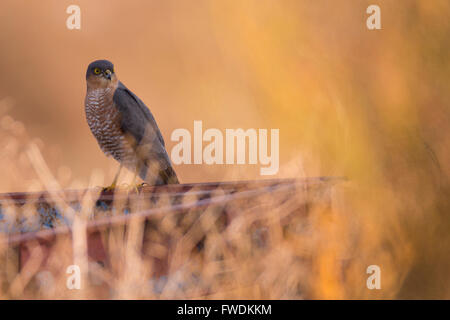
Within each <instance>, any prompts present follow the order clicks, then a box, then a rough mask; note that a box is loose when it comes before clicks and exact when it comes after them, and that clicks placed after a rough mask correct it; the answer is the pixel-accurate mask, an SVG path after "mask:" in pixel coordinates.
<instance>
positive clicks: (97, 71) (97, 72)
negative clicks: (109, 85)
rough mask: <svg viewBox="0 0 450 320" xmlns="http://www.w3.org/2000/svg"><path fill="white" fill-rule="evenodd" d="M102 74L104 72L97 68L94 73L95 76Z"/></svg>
mask: <svg viewBox="0 0 450 320" xmlns="http://www.w3.org/2000/svg"><path fill="white" fill-rule="evenodd" d="M100 72H102V71H101V70H100V68H95V69H94V73H95V74H100Z"/></svg>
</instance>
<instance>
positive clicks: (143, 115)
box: [113, 81, 165, 147]
mask: <svg viewBox="0 0 450 320" xmlns="http://www.w3.org/2000/svg"><path fill="white" fill-rule="evenodd" d="M113 101H114V103H115V104H116V106H117V108H118V109H119V111H120V112H121V114H122V122H121V126H122V129H123V130H124V131H125V132H127V133H130V134H131V135H132V136H133V137H134V138H135V139H136V141H137V142H138V143H140V142H141V140H142V139H143V138H144V135H145V131H146V130H149V129H150V130H152V131H153V132H154V133H155V135H156V138H157V139H158V140H159V142H160V143H161V144H162V146H163V147H164V146H165V143H164V139H163V137H162V135H161V131H160V130H159V128H158V125H157V124H156V121H155V118H154V117H153V115H152V114H151V112H150V110H149V109H148V108H147V106H146V105H145V104H144V102H142V100H141V99H139V97H138V96H136V95H135V94H134V93H133V92H131V91H130V90H129V89H128V88H127V87H125V86H124V85H123V83H122V82H120V81H119V85H118V87H117V89H116V91H115V92H114V96H113Z"/></svg>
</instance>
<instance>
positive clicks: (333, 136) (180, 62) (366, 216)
mask: <svg viewBox="0 0 450 320" xmlns="http://www.w3.org/2000/svg"><path fill="white" fill-rule="evenodd" d="M78 2H79V5H80V7H81V10H82V27H81V30H79V31H69V30H67V29H66V27H65V19H66V17H67V15H66V14H65V8H66V7H67V6H68V5H69V2H68V1H67V2H64V1H58V2H52V1H44V2H29V1H8V0H6V1H2V4H1V5H0V12H2V17H1V19H0V43H1V48H2V50H1V51H0V70H1V75H0V97H1V100H0V150H2V151H1V156H0V170H1V171H0V175H1V181H0V190H1V191H2V192H9V191H31V190H40V189H44V188H54V189H55V188H56V189H58V188H61V187H62V188H67V187H69V188H81V187H87V186H88V185H89V181H91V182H90V184H91V185H98V184H103V183H104V184H106V183H109V181H110V180H111V179H112V177H113V174H114V170H115V169H116V164H115V163H114V162H113V161H112V160H110V159H106V158H105V157H104V155H103V154H102V153H101V151H100V150H99V148H98V146H97V144H96V142H95V140H94V138H93V137H92V136H91V134H90V132H89V129H88V127H87V125H86V123H85V119H84V109H83V99H84V91H85V83H84V73H85V68H86V66H87V64H88V63H89V62H90V61H91V60H94V59H97V58H108V59H110V60H112V61H113V62H114V63H115V64H116V71H117V73H118V75H119V78H120V79H122V80H123V82H124V83H125V84H126V85H127V86H128V87H130V88H132V89H133V91H134V92H136V93H137V94H138V95H139V96H140V97H141V98H142V99H143V100H144V101H145V102H146V103H147V105H148V106H149V107H150V108H151V110H152V112H153V113H154V114H155V117H156V119H157V120H158V123H159V125H160V128H161V130H162V132H163V135H164V137H165V139H166V142H167V145H168V148H169V150H170V149H171V147H172V146H173V142H171V141H169V137H170V133H171V132H172V130H173V129H175V128H188V129H191V128H192V125H193V121H194V120H203V123H204V126H205V127H214V128H220V129H224V128H238V127H242V128H279V129H280V161H281V168H280V173H279V174H278V175H277V177H305V176H317V175H338V176H346V177H348V178H349V183H347V184H345V185H343V186H341V187H339V188H337V189H336V193H335V194H334V195H333V201H334V206H333V209H334V210H333V215H332V216H329V215H326V216H323V215H321V214H318V215H316V216H315V218H314V219H313V220H312V223H313V225H314V226H315V232H316V233H314V234H315V235H311V238H307V239H303V240H300V239H297V238H295V239H292V238H291V239H281V238H277V239H279V242H273V243H272V245H271V247H270V248H268V249H267V250H269V251H267V252H266V253H265V255H266V254H267V256H265V257H268V256H270V257H271V259H268V258H267V259H266V260H261V259H254V260H251V261H250V260H245V255H242V256H237V257H236V256H234V257H233V258H232V259H231V260H229V263H230V266H233V265H234V266H242V263H243V261H244V260H245V264H244V265H245V266H248V268H237V269H236V270H235V269H233V268H231V270H235V272H236V273H235V274H234V275H235V277H234V279H235V282H234V288H236V287H237V288H239V289H238V290H236V291H232V292H231V293H230V291H227V289H226V288H225V287H221V286H220V285H218V286H217V287H216V289H217V292H218V295H217V296H216V297H242V298H291V297H293V298H300V297H301V296H297V295H295V294H294V292H295V290H294V291H293V290H291V289H292V286H290V285H292V284H294V285H297V284H298V283H301V282H302V277H306V278H308V283H310V286H311V288H310V292H311V293H312V297H314V298H450V291H449V289H448V288H450V283H449V282H450V278H449V277H448V275H447V270H449V269H450V258H449V257H448V250H449V247H450V235H449V233H448V230H449V227H450V217H449V211H450V203H449V199H450V197H449V180H448V178H449V174H450V166H449V163H450V161H449V160H450V141H449V139H450V126H449V123H450V121H449V120H450V108H449V103H450V101H449V98H450V88H449V86H450V59H449V57H450V54H449V53H450V52H449V51H450V50H449V46H450V41H449V40H448V39H450V22H449V20H448V16H449V14H450V3H449V2H448V1H447V0H435V1H421V0H415V1H413V0H406V1H381V0H379V1H375V2H376V3H377V4H379V5H380V7H381V17H382V30H379V31H369V30H367V28H366V25H365V19H366V18H367V15H366V14H365V11H366V8H367V6H368V5H369V4H373V3H375V2H374V1H370V2H369V1H351V0H347V1H329V0H328V1H325V0H317V1H256V0H255V1H244V2H238V1H214V2H211V1H197V2H196V4H195V6H194V5H193V4H192V2H190V1H154V2H143V1H128V2H127V4H124V2H123V1H110V2H109V4H108V6H107V7H104V4H103V3H101V2H95V3H93V2H92V1H87V0H86V1H78ZM99 12H101V14H99ZM30 146H37V147H38V148H39V149H40V150H41V153H42V156H43V159H44V160H45V161H46V165H47V166H48V167H49V172H51V173H52V174H53V175H54V176H55V177H56V181H54V182H51V183H50V182H49V181H50V180H51V177H48V176H46V175H42V174H39V173H37V172H36V171H37V170H36V168H39V165H36V163H35V162H33V161H36V159H35V158H33V155H36V153H35V152H30V150H35V148H34V147H31V149H30ZM98 168H101V169H98ZM175 169H176V170H177V173H178V175H179V177H180V179H181V181H182V182H197V181H220V180H229V179H230V178H232V179H239V180H241V179H254V178H258V177H259V176H258V170H259V167H257V166H218V165H215V166H207V165H203V166H195V165H185V166H177V167H176V168H175ZM93 181H94V182H93ZM56 182H57V183H56ZM274 214H275V213H274ZM212 239H214V237H212ZM216 239H217V237H216ZM217 241H219V240H217ZM308 241H310V242H308ZM66 245H70V244H66ZM303 245H304V246H306V247H302V246H303ZM280 248H283V250H280ZM5 250H6V248H4V247H2V248H0V251H2V252H3V253H4V252H5ZM243 250H244V249H243ZM302 250H306V251H307V252H308V253H311V255H313V256H314V262H313V265H312V269H311V270H310V273H308V274H303V273H302V272H299V271H298V270H299V268H300V267H299V265H298V264H296V263H291V264H289V263H286V264H282V263H281V264H282V266H281V265H280V261H281V262H282V261H288V262H289V261H292V260H290V258H292V257H294V256H298V254H299V252H302ZM117 252H118V253H117V254H118V256H119V257H120V254H121V253H122V251H120V250H119V249H117ZM123 252H125V251H123ZM242 252H244V251H242ZM270 254H272V255H270ZM2 257H4V255H3V256H2ZM5 259H7V258H5ZM130 259H131V258H130ZM242 259H244V260H242ZM342 260H345V261H350V262H348V265H346V268H344V270H345V273H344V274H342V273H341V272H340V271H339V272H338V270H342V268H341V264H342ZM122 261H123V260H122ZM372 264H376V265H379V266H380V267H381V270H382V282H381V283H382V289H381V290H368V289H367V288H366V285H365V284H366V279H367V276H368V275H367V274H366V268H367V266H368V265H372ZM2 266H3V267H2V268H3V270H1V269H0V274H1V277H2V278H1V279H3V280H2V281H3V282H2V287H1V291H0V296H1V297H4V298H10V297H14V298H20V294H21V293H22V291H23V289H24V288H22V287H21V285H20V284H21V283H23V282H22V281H25V280H24V279H22V278H17V279H20V280H17V281H16V282H12V283H11V282H10V278H9V275H11V272H12V271H11V268H12V267H11V266H9V265H8V263H3V262H2ZM132 266H133V264H130V265H127V267H128V268H132ZM281 267H283V269H282V271H283V272H282V273H279V271H280V270H281V269H280V268H281ZM8 268H9V269H8ZM206 270H207V269H205V270H204V271H205V273H204V274H200V277H202V279H203V280H204V281H210V282H211V283H214V281H216V278H215V277H213V276H211V274H208V273H207V272H206ZM255 270H257V271H258V272H260V273H257V274H256V276H255ZM135 272H137V273H138V272H139V271H138V270H137V271H136V270H135ZM246 272H247V273H246ZM118 274H120V272H119V273H118ZM125 274H126V273H123V274H122V275H125ZM250 274H251V275H252V276H251V277H250V276H249V275H250ZM280 274H283V275H286V277H281V278H277V276H279V275H280ZM258 275H260V277H258ZM265 275H271V277H268V276H265ZM288 275H292V276H291V277H288ZM64 278H65V275H64V273H62V275H61V279H62V280H61V283H64ZM119 278H120V277H119ZM119 278H117V279H116V280H117V281H118V282H117V283H118V284H117V292H116V295H114V297H133V293H132V291H130V290H128V291H126V290H125V289H126V286H124V287H121V286H120V284H121V283H122V284H123V283H126V281H125V280H126V277H125V278H120V279H121V281H125V282H120V281H119V280H118V279H119ZM232 278H233V274H231V275H230V278H229V279H232ZM5 279H9V280H5ZM123 279H125V280H123ZM248 279H251V282H250V283H249V282H248V281H247V280H248ZM268 279H269V280H268ZM270 279H271V280H270ZM311 279H313V281H312V280H311ZM135 280H136V279H135ZM244 280H245V281H244ZM111 281H112V280H111ZM130 281H131V280H130ZM133 281H134V280H133ZM25 282H26V281H25ZM267 283H269V287H267ZM55 288H58V287H57V286H56V287H55ZM124 288H125V289H124ZM290 288H291V289H290ZM122 289H123V291H121V290H122ZM34 294H35V295H34V297H59V296H65V297H67V298H70V297H71V296H70V294H67V295H65V294H64V295H63V294H62V293H61V292H58V290H57V289H55V291H51V293H50V294H47V295H45V294H42V292H40V291H38V290H37V291H35V292H34ZM89 297H95V294H92V295H91V296H89ZM139 297H145V295H141V296H139ZM150 297H170V296H158V295H156V296H150Z"/></svg>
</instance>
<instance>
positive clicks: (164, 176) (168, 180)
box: [157, 166, 180, 184]
mask: <svg viewBox="0 0 450 320" xmlns="http://www.w3.org/2000/svg"><path fill="white" fill-rule="evenodd" d="M158 178H159V179H157V181H158V180H160V181H161V182H162V183H161V184H179V183H180V182H179V181H178V177H177V174H176V173H175V170H173V168H172V166H168V167H167V168H166V169H165V170H160V171H159V175H158Z"/></svg>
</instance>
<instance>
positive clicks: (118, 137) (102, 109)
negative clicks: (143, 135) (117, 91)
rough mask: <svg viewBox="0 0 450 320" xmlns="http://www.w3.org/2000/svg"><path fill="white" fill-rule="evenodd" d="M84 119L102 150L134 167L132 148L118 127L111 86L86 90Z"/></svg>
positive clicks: (118, 120)
mask: <svg viewBox="0 0 450 320" xmlns="http://www.w3.org/2000/svg"><path fill="white" fill-rule="evenodd" d="M85 111H86V120H87V122H88V125H89V128H90V129H91V131H92V134H93V135H94V137H95V138H96V139H97V142H98V144H99V146H100V148H101V149H102V151H103V152H104V153H105V154H106V155H108V156H112V157H113V158H114V159H116V160H117V161H119V162H120V163H123V164H124V165H125V166H126V167H129V168H131V169H134V168H133V167H134V166H135V165H136V163H135V162H136V159H135V156H134V150H133V148H132V147H131V145H130V143H129V141H128V140H127V139H126V137H125V135H124V134H123V132H122V130H121V128H120V119H121V115H120V113H119V111H118V109H117V107H116V106H114V102H113V90H112V88H100V89H91V90H88V92H87V94H86V102H85Z"/></svg>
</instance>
